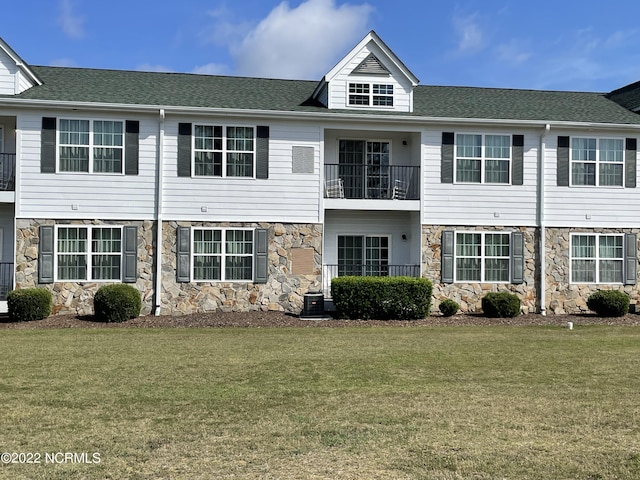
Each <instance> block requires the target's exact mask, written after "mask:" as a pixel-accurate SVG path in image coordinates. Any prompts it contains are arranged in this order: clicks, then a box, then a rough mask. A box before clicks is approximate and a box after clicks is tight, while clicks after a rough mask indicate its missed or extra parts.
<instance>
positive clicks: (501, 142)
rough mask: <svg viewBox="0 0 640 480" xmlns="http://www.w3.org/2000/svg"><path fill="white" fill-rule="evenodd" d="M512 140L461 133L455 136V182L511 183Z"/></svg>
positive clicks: (501, 136)
mask: <svg viewBox="0 0 640 480" xmlns="http://www.w3.org/2000/svg"><path fill="white" fill-rule="evenodd" d="M510 170H511V137H510V136H509V135H479V134H468V133H460V134H458V135H457V136H456V168H455V173H456V182H461V183H505V184H508V183H509V178H510Z"/></svg>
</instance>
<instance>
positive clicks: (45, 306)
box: [7, 288, 52, 322]
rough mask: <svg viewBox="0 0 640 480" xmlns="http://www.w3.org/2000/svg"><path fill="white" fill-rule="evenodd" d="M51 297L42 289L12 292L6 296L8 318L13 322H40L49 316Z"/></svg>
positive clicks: (25, 289)
mask: <svg viewBox="0 0 640 480" xmlns="http://www.w3.org/2000/svg"><path fill="white" fill-rule="evenodd" d="M51 305H52V296H51V292H50V291H49V290H46V289H44V288H23V289H20V290H12V291H10V292H9V294H8V295H7V307H8V308H9V318H10V319H11V321H13V322H28V321H30V320H42V319H43V318H46V317H48V316H49V315H51Z"/></svg>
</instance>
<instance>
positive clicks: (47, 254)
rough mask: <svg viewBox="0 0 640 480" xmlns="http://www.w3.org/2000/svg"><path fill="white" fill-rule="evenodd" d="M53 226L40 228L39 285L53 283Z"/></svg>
mask: <svg viewBox="0 0 640 480" xmlns="http://www.w3.org/2000/svg"><path fill="white" fill-rule="evenodd" d="M53 244H54V241H53V226H51V225H47V226H41V227H40V243H39V244H38V245H39V247H38V248H39V252H38V283H53V255H54V252H53Z"/></svg>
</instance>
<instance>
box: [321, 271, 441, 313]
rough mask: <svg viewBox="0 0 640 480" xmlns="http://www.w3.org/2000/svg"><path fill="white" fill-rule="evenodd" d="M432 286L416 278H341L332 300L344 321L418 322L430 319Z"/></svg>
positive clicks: (336, 281) (336, 280) (333, 283)
mask: <svg viewBox="0 0 640 480" xmlns="http://www.w3.org/2000/svg"><path fill="white" fill-rule="evenodd" d="M431 292H432V285H431V282H430V281H429V280H428V279H426V278H413V277H355V276H347V277H338V278H334V279H333V280H332V281H331V296H332V298H333V303H334V305H335V306H336V310H337V314H338V316H339V317H341V318H351V319H363V320H368V319H372V318H375V319H379V320H392V319H396V320H416V319H419V318H425V317H427V316H428V315H429V309H430V308H431Z"/></svg>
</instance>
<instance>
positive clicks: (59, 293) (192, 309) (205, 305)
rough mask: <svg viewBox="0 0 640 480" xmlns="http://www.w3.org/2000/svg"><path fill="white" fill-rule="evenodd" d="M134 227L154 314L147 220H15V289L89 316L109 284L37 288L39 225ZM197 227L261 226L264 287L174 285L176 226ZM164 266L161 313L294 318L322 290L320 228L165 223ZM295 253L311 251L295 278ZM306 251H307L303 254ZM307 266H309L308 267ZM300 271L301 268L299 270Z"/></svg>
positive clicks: (152, 236)
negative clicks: (44, 294) (39, 291)
mask: <svg viewBox="0 0 640 480" xmlns="http://www.w3.org/2000/svg"><path fill="white" fill-rule="evenodd" d="M56 224H58V225H63V224H64V225H118V226H125V225H135V226H137V227H138V263H137V267H138V280H137V281H136V283H135V284H132V285H134V286H135V287H136V288H137V289H138V290H139V291H140V292H141V294H142V314H143V315H147V314H150V313H154V305H155V303H156V302H155V299H154V287H155V262H156V259H155V240H156V228H155V222H151V221H137V222H136V221H100V220H85V221H75V220H74V221H53V220H18V221H17V222H16V252H17V254H16V275H15V279H16V288H29V287H35V286H38V287H42V288H46V289H48V290H50V291H51V293H52V294H53V313H54V314H74V315H92V314H93V296H94V294H95V293H96V291H97V290H98V289H99V288H100V287H101V286H103V285H105V284H107V283H113V282H55V283H53V284H45V285H39V284H38V247H39V227H40V226H41V225H56ZM178 226H201V227H214V228H229V227H231V228H233V227H238V228H264V229H267V230H268V232H269V254H268V259H269V279H268V281H267V283H266V284H253V283H250V282H198V283H178V282H177V281H176V228H177V227H178ZM162 249H163V257H162V259H163V264H162V298H161V308H160V313H161V314H165V315H166V314H172V315H181V314H189V313H196V312H212V311H225V312H231V311H234V312H236V311H237V312H240V311H242V312H244V311H252V310H262V311H266V310H277V311H285V312H291V313H295V314H298V313H299V312H300V311H301V310H302V307H303V295H304V294H305V293H307V292H309V291H320V289H321V286H322V226H321V225H313V224H308V225H307V224H304V225H298V224H286V225H285V224H280V223H277V224H265V223H203V222H199V223H193V224H191V223H189V222H165V223H164V224H163V241H162ZM296 249H310V252H309V254H308V255H305V256H304V258H305V260H306V259H308V262H306V263H305V265H304V268H303V270H305V271H304V273H303V274H293V268H292V261H293V260H292V257H293V252H294V251H295V250H296ZM305 253H306V252H305ZM307 263H308V265H307ZM298 270H300V267H298Z"/></svg>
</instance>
